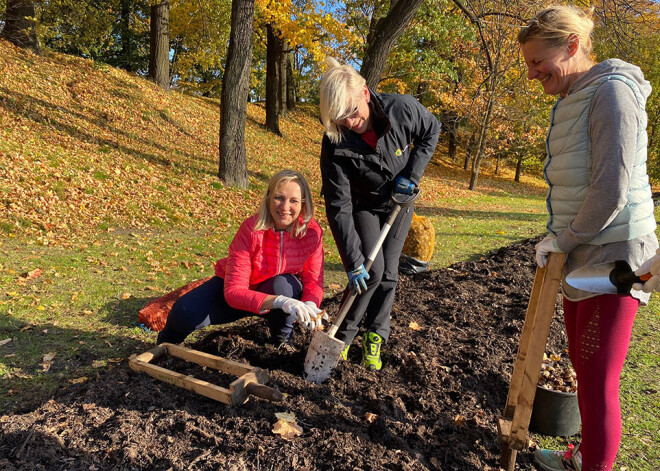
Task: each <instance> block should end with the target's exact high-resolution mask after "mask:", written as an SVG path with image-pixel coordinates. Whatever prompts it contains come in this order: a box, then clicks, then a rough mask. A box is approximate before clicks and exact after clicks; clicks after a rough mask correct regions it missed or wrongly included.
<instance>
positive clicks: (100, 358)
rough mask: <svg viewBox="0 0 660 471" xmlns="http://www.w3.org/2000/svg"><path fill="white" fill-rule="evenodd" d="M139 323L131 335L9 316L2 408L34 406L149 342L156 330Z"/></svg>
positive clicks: (0, 352)
mask: <svg viewBox="0 0 660 471" xmlns="http://www.w3.org/2000/svg"><path fill="white" fill-rule="evenodd" d="M135 329H136V331H135V333H134V334H132V335H120V334H117V333H110V332H106V331H85V330H82V329H73V328H62V327H59V326H58V325H57V323H56V322H55V323H43V324H40V325H32V324H26V323H24V322H22V321H18V320H16V319H14V318H12V317H10V316H5V317H4V318H3V319H2V321H1V322H0V339H5V338H11V339H12V340H11V341H10V342H9V343H7V344H5V345H2V346H0V365H2V369H4V370H6V371H7V373H6V374H5V375H4V376H5V377H4V378H3V381H1V382H0V414H8V413H11V412H14V413H16V412H21V411H29V410H32V409H34V408H36V407H38V406H39V405H40V404H41V403H43V402H44V401H45V400H47V399H48V398H49V397H52V395H53V394H55V393H56V392H57V391H61V390H64V389H66V388H67V387H70V386H71V385H73V384H75V383H76V382H85V381H87V380H89V379H90V378H93V377H94V375H95V374H96V373H97V372H98V371H102V370H103V369H105V368H112V367H114V366H116V365H117V364H118V363H121V362H124V361H125V359H126V358H128V356H130V355H131V354H133V353H139V352H142V351H145V350H147V349H148V348H150V347H151V346H152V345H153V338H154V336H153V335H151V334H147V333H146V332H143V331H141V330H138V329H137V327H136V328H135ZM140 337H142V338H140ZM46 355H48V356H46ZM50 356H52V358H50ZM95 362H97V364H96V365H95Z"/></svg>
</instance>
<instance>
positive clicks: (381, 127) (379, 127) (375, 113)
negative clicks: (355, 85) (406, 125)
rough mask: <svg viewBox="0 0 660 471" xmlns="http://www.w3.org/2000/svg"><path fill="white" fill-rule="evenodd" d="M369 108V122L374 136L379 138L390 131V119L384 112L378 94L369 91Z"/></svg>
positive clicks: (381, 99)
mask: <svg viewBox="0 0 660 471" xmlns="http://www.w3.org/2000/svg"><path fill="white" fill-rule="evenodd" d="M369 95H370V96H371V98H370V100H369V108H370V110H371V120H372V125H373V127H374V131H375V132H376V135H377V136H378V137H379V138H380V137H383V136H384V135H385V134H387V133H388V132H389V131H390V129H392V124H391V123H390V118H389V117H388V116H387V114H386V113H385V111H384V109H383V108H384V103H383V98H382V96H381V95H380V94H378V93H376V92H374V91H373V90H371V89H369Z"/></svg>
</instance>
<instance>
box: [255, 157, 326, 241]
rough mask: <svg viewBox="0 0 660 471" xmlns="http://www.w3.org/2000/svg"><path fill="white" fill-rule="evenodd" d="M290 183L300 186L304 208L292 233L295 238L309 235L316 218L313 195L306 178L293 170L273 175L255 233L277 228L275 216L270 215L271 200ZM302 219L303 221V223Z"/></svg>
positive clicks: (259, 212)
mask: <svg viewBox="0 0 660 471" xmlns="http://www.w3.org/2000/svg"><path fill="white" fill-rule="evenodd" d="M290 182H296V183H297V184H298V186H300V195H301V197H302V201H301V204H302V207H301V208H300V216H299V217H298V219H296V220H295V221H294V222H293V227H292V228H291V232H292V233H293V236H294V237H302V236H304V235H305V234H306V233H307V225H308V224H309V221H310V220H311V219H312V218H313V217H314V204H313V203H312V193H311V192H310V191H309V185H308V184H307V180H306V179H305V177H304V176H303V175H302V174H301V173H298V172H295V171H293V170H287V169H285V170H280V171H279V172H277V173H276V174H275V175H273V176H272V177H271V179H270V182H269V183H268V189H267V190H266V193H265V194H264V196H263V198H261V202H260V203H259V209H258V210H257V221H256V223H255V224H254V230H255V231H261V230H267V229H272V228H274V227H275V222H274V221H273V216H272V215H271V214H270V199H271V198H272V196H273V195H274V194H275V193H276V192H277V190H279V189H280V188H281V187H282V186H283V185H286V184H287V183H290ZM301 219H302V221H301Z"/></svg>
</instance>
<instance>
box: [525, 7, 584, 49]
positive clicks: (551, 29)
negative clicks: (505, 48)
mask: <svg viewBox="0 0 660 471" xmlns="http://www.w3.org/2000/svg"><path fill="white" fill-rule="evenodd" d="M593 11H594V8H593V7H592V8H590V9H589V10H588V11H586V12H585V11H583V10H581V9H579V8H577V7H575V6H572V5H553V6H551V7H548V8H546V9H544V10H541V11H540V12H538V13H537V14H536V15H534V18H532V20H531V21H530V22H529V24H528V25H527V26H524V27H523V28H522V29H521V30H520V31H519V32H518V42H519V43H520V44H525V43H526V42H527V41H531V40H532V39H542V40H544V41H548V42H549V43H550V45H551V46H552V47H561V46H564V45H566V44H567V43H568V39H569V37H570V36H571V35H573V34H575V35H577V37H578V38H579V39H580V49H581V50H582V52H583V53H584V56H585V57H586V58H589V57H590V55H591V50H592V44H591V32H592V31H593V29H594V22H593V20H592V19H591V15H592V14H593Z"/></svg>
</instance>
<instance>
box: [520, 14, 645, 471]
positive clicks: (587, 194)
mask: <svg viewBox="0 0 660 471" xmlns="http://www.w3.org/2000/svg"><path fill="white" fill-rule="evenodd" d="M592 29H593V21H592V20H591V18H590V14H589V13H585V12H583V11H581V10H579V9H577V8H575V7H572V6H552V7H549V8H546V9H545V10H543V11H541V12H539V13H537V14H536V16H535V17H534V18H533V19H532V20H531V22H530V23H529V24H528V25H527V26H525V27H524V28H522V29H521V31H520V32H519V34H518V41H519V42H520V44H521V49H522V53H523V56H524V58H525V63H526V64H527V67H528V78H529V79H530V80H534V79H536V80H538V81H539V82H540V83H541V85H542V87H543V90H544V92H545V93H547V94H549V95H559V99H558V100H557V102H556V103H555V105H554V107H553V109H552V115H551V118H550V130H549V131H548V137H547V141H546V147H547V158H546V161H545V165H544V170H543V173H544V176H545V179H546V181H547V183H548V185H549V191H548V196H547V209H548V213H549V218H548V223H547V229H548V235H547V236H546V237H545V238H544V239H543V240H542V241H541V242H539V244H537V246H536V259H537V262H538V264H539V266H541V267H543V266H545V264H546V262H547V258H548V254H549V253H550V252H560V253H561V252H564V253H566V254H567V258H566V265H565V267H564V278H565V276H566V274H568V273H570V272H571V271H573V270H575V269H577V268H579V267H582V266H586V265H592V264H596V263H604V262H613V261H616V260H625V261H627V262H628V263H629V264H630V265H631V266H632V267H633V268H638V267H640V265H642V263H643V262H644V261H645V260H647V259H649V258H651V257H652V256H653V255H654V253H655V251H656V248H657V247H658V241H657V239H656V236H655V232H654V231H655V218H654V215H653V201H652V199H651V188H650V186H649V182H648V176H647V172H646V147H647V143H648V137H647V134H646V124H647V117H646V111H645V105H646V99H647V97H648V96H649V94H650V93H651V86H650V84H649V82H648V81H646V80H645V79H644V76H643V74H642V71H641V70H640V69H639V68H638V67H636V66H634V65H631V64H628V63H626V62H623V61H621V60H618V59H609V60H605V61H603V62H600V63H595V62H594V61H593V60H592V58H591V32H592ZM635 288H638V289H639V290H635V289H633V290H632V291H631V293H630V294H626V295H617V294H599V293H592V292H586V291H580V290H576V289H574V288H571V287H570V286H569V285H567V284H566V283H565V282H564V283H562V291H563V295H564V321H565V326H566V334H567V337H568V346H569V356H570V359H571V363H572V364H573V367H574V368H575V371H576V373H577V379H578V402H579V405H580V415H581V418H582V442H581V444H580V445H578V446H577V447H575V448H573V447H570V449H569V450H568V451H561V452H558V451H550V450H543V449H539V450H537V451H536V454H535V458H536V461H537V462H538V463H539V464H540V466H541V467H542V468H543V469H545V470H552V471H555V470H557V471H563V470H589V471H591V470H598V471H607V470H610V469H612V466H613V464H614V460H615V457H616V453H617V451H618V447H619V442H620V440H621V408H620V405H619V377H620V374H621V369H622V367H623V363H624V360H625V357H626V354H627V351H628V346H629V343H630V336H631V332H632V325H633V322H634V319H635V315H636V313H637V309H638V307H639V304H640V303H646V302H647V301H648V298H649V295H648V294H647V293H645V292H643V291H641V289H643V288H648V287H643V286H640V285H637V286H635ZM646 291H648V290H646Z"/></svg>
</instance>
